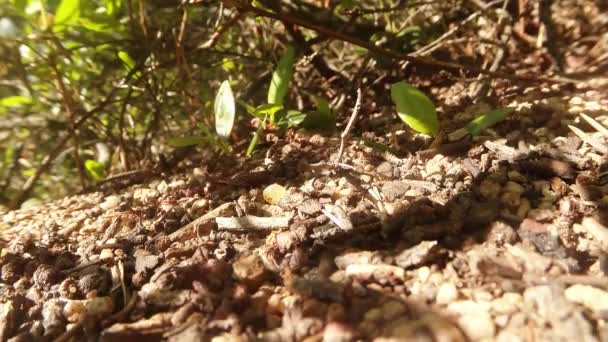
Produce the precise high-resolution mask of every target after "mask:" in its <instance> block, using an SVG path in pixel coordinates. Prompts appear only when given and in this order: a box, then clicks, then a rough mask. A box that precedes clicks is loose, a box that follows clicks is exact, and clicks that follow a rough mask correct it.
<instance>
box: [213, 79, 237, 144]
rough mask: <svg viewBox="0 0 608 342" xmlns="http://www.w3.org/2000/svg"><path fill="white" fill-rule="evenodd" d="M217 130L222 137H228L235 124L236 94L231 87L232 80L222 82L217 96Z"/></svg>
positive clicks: (215, 109)
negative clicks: (233, 93)
mask: <svg viewBox="0 0 608 342" xmlns="http://www.w3.org/2000/svg"><path fill="white" fill-rule="evenodd" d="M213 109H214V111H215V131H216V132H217V134H218V135H219V136H221V137H224V138H227V137H228V136H229V135H230V131H232V125H234V114H235V111H236V109H235V104H234V95H232V89H231V88H230V82H228V81H227V80H226V81H224V82H222V85H221V86H220V89H219V90H218V92H217V95H216V96H215V104H214V105H213Z"/></svg>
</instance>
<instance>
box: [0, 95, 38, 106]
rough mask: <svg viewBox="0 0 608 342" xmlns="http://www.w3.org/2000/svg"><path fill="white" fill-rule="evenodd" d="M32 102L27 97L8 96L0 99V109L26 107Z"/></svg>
mask: <svg viewBox="0 0 608 342" xmlns="http://www.w3.org/2000/svg"><path fill="white" fill-rule="evenodd" d="M32 102H33V100H32V98H31V97H29V96H20V95H17V96H9V97H5V98H2V99H0V107H17V106H23V105H28V104H31V103H32Z"/></svg>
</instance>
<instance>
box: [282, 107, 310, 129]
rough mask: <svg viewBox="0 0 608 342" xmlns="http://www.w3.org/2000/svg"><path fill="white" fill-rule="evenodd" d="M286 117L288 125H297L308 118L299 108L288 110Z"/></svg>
mask: <svg viewBox="0 0 608 342" xmlns="http://www.w3.org/2000/svg"><path fill="white" fill-rule="evenodd" d="M285 119H287V127H295V126H298V125H300V124H301V123H302V122H304V120H306V113H302V112H300V111H298V110H288V111H287V114H286V115H285Z"/></svg>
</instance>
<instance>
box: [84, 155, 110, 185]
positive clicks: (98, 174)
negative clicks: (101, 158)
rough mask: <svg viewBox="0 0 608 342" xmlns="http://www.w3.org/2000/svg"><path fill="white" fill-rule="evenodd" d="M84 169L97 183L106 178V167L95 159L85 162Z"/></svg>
mask: <svg viewBox="0 0 608 342" xmlns="http://www.w3.org/2000/svg"><path fill="white" fill-rule="evenodd" d="M84 168H85V169H86V170H87V173H88V174H89V176H91V178H93V179H94V180H96V181H100V180H102V179H104V178H105V166H104V164H103V163H100V162H98V161H97V160H94V159H87V160H86V161H85V162H84Z"/></svg>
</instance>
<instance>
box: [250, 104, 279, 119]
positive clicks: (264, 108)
mask: <svg viewBox="0 0 608 342" xmlns="http://www.w3.org/2000/svg"><path fill="white" fill-rule="evenodd" d="M281 109H283V105H280V104H273V103H267V104H263V105H259V106H257V107H256V109H255V112H256V114H268V115H270V116H272V115H274V114H276V112H278V111H280V110H281Z"/></svg>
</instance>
